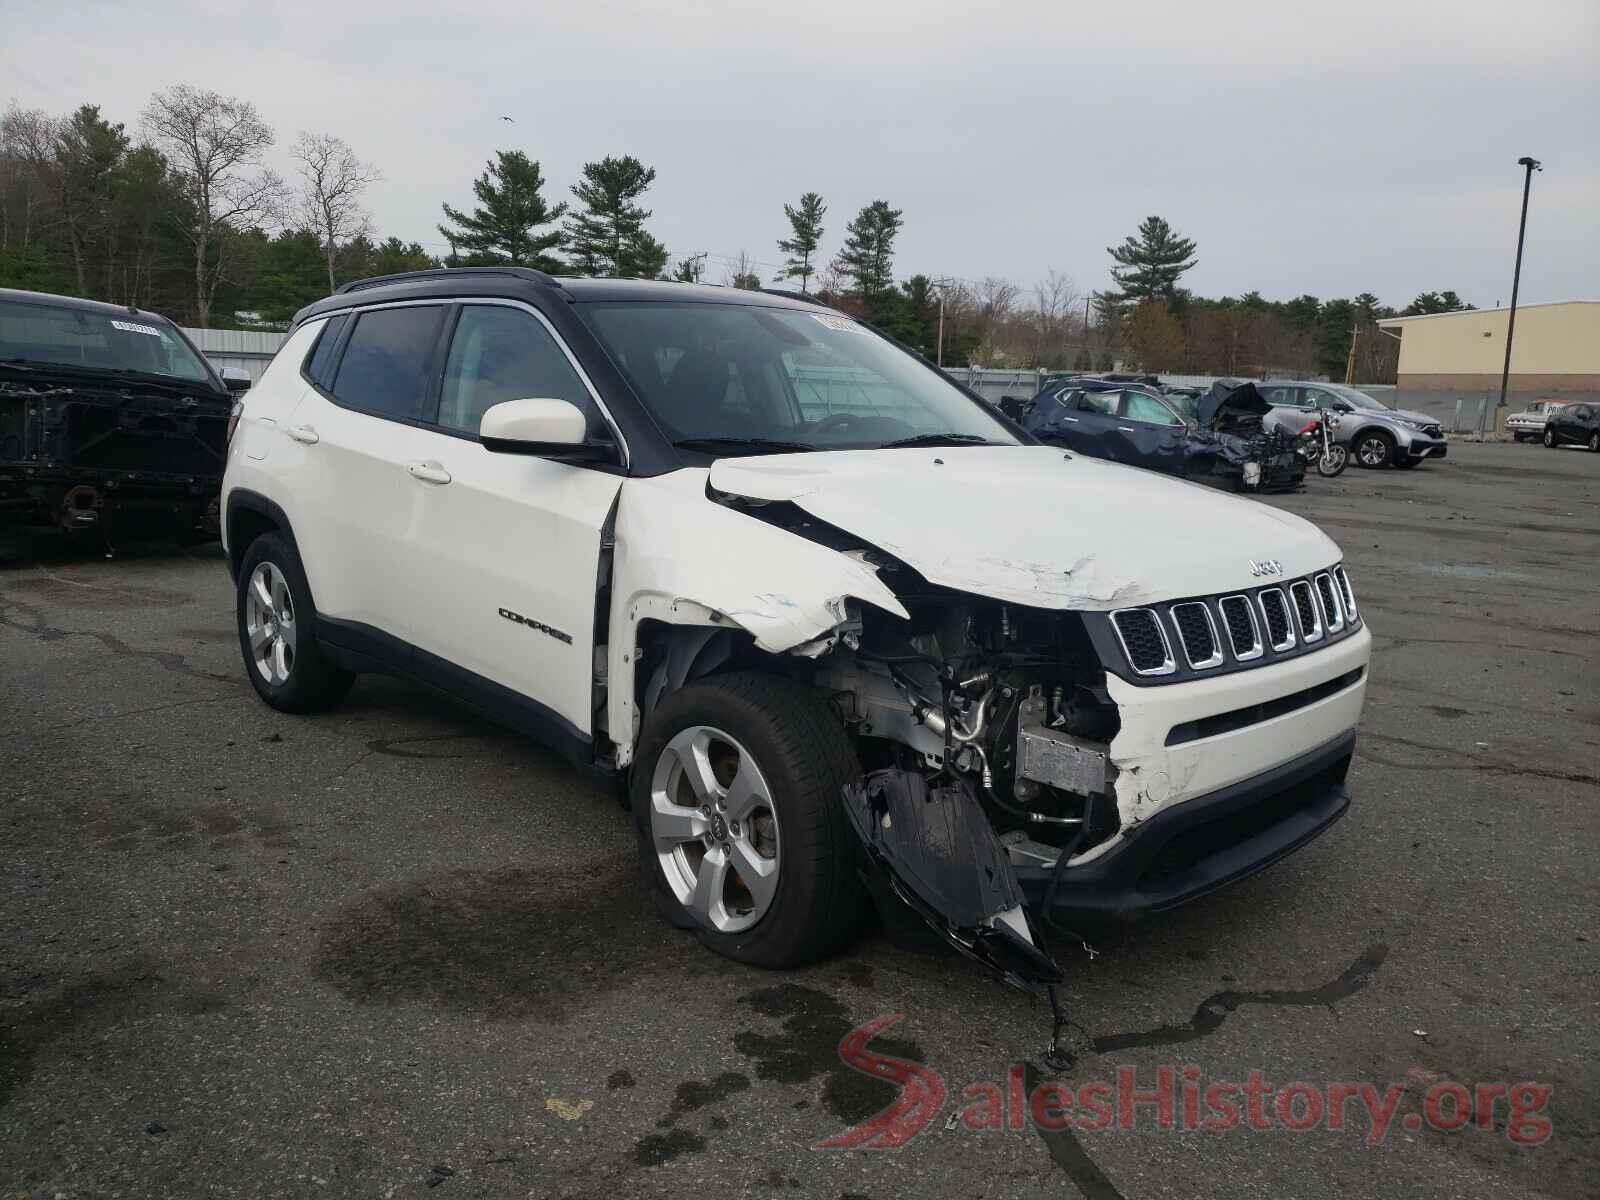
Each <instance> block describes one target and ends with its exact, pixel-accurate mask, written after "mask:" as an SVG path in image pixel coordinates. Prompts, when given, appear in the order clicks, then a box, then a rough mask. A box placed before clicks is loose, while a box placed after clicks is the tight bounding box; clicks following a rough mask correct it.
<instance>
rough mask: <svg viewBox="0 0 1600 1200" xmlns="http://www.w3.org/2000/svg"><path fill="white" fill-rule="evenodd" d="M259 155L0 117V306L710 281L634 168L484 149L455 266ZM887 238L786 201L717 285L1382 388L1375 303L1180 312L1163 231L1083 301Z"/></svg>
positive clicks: (207, 127) (198, 307)
mask: <svg viewBox="0 0 1600 1200" xmlns="http://www.w3.org/2000/svg"><path fill="white" fill-rule="evenodd" d="M275 143H276V133H275V131H274V130H273V129H272V128H271V126H270V125H269V124H267V122H266V121H265V120H263V119H262V117H261V115H260V113H259V112H258V111H257V110H256V108H255V106H254V105H253V104H251V103H250V102H249V101H246V100H241V99H238V98H236V97H230V96H223V95H220V94H218V93H216V92H213V91H205V90H201V89H198V88H194V87H191V86H189V85H187V84H180V85H177V86H175V87H171V88H168V89H166V90H164V91H160V92H157V93H155V94H154V95H153V96H152V97H151V98H150V101H149V103H148V104H147V105H146V106H145V109H144V111H143V112H142V114H141V118H140V123H139V128H138V132H137V133H130V132H129V130H128V129H127V127H126V126H124V125H123V124H120V123H113V122H111V121H109V120H108V119H106V118H105V117H103V116H102V115H101V111H100V109H99V107H98V106H95V105H90V104H85V105H83V106H81V107H79V108H78V109H77V110H75V111H74V112H72V113H70V114H68V115H65V116H55V115H51V114H49V113H46V112H43V111H40V110H36V109H24V108H21V107H20V106H18V105H17V104H15V103H13V104H12V105H11V106H10V107H9V108H8V109H7V110H6V112H5V113H4V115H3V116H0V286H5V287H20V288H28V289H33V290H40V291H52V292H61V293H69V294H73V295H79V296H86V297H90V298H94V299H103V300H109V301H112V302H115V303H121V304H131V305H135V306H138V307H143V308H150V309H154V310H157V311H161V312H165V313H168V314H170V315H172V316H174V317H175V318H177V319H178V320H180V321H182V322H184V323H186V324H194V325H200V326H208V325H234V324H237V323H239V321H240V319H241V318H240V317H239V314H251V315H252V319H259V320H261V321H264V322H267V323H275V322H283V321H286V320H287V319H288V318H289V316H290V315H292V314H293V313H294V311H295V310H296V309H298V308H300V307H301V306H302V305H304V304H307V303H310V302H311V301H313V300H315V299H317V298H319V297H320V296H322V295H325V294H327V292H329V291H331V290H333V289H334V288H335V287H337V286H338V285H339V284H340V283H343V282H347V281H349V280H351V279H357V278H362V277H366V276H371V275H382V274H393V273H396V272H401V271H409V270H418V269H423V268H427V267H438V266H466V265H484V264H496V263H499V264H515V265H524V266H531V267H536V268H539V269H542V270H547V271H551V272H556V273H569V274H581V275H600V276H613V277H621V278H645V279H658V278H659V279H672V280H678V281H682V282H689V283H698V282H705V281H706V280H705V275H706V260H707V258H708V255H707V254H706V253H704V252H694V251H682V250H680V251H679V252H677V253H672V252H670V251H669V250H668V248H667V247H666V246H665V245H664V244H663V243H662V242H660V241H659V240H658V239H657V238H656V237H655V236H654V235H652V234H651V233H650V231H649V229H648V228H647V223H648V222H649V220H650V218H651V216H652V211H651V210H650V209H648V208H646V207H644V204H643V200H644V197H645V194H646V193H647V191H648V190H649V188H650V186H651V185H652V183H653V182H654V181H655V178H656V172H655V169H654V168H653V167H650V166H647V165H646V164H644V163H643V162H641V161H640V160H639V159H637V158H635V157H633V156H632V155H607V156H605V157H603V158H600V159H597V160H595V161H593V162H589V163H586V164H584V165H583V167H582V170H581V175H580V179H579V182H578V183H577V184H575V185H574V186H573V187H572V189H571V192H572V195H571V198H570V199H568V200H559V201H552V200H550V199H548V198H547V197H546V195H545V192H546V188H547V180H546V178H545V176H544V171H543V168H542V166H541V164H540V162H539V161H538V160H537V159H533V158H530V157H529V156H528V155H527V154H526V153H524V152H523V151H521V150H504V151H499V152H497V153H496V154H495V156H494V158H493V159H491V160H490V161H489V162H488V163H487V164H485V167H484V170H483V171H482V173H481V174H479V175H478V177H477V178H476V179H475V180H474V181H473V182H472V184H471V193H472V201H471V203H470V205H469V206H464V207H456V206H455V205H453V204H451V203H449V202H445V203H443V204H442V205H441V214H442V217H443V220H442V221H441V223H440V224H439V226H438V233H439V236H440V238H442V239H443V242H442V245H445V246H448V248H449V249H448V252H447V253H445V254H442V255H436V254H433V253H431V252H429V251H428V250H427V249H425V248H424V246H423V244H422V243H421V242H419V241H416V240H409V241H407V240H403V239H402V238H400V237H396V236H392V235H391V236H388V237H384V238H380V237H379V235H378V234H377V233H376V232H375V230H374V228H373V225H372V220H371V217H370V214H369V213H368V211H367V209H366V206H365V195H366V192H367V190H368V189H369V188H370V187H371V186H372V185H373V184H374V183H376V182H378V181H379V180H380V179H381V178H382V176H381V173H380V171H379V170H378V168H377V167H375V166H374V165H372V164H370V163H367V162H365V161H363V160H362V159H361V158H360V157H359V156H358V155H357V154H356V153H355V152H354V150H353V149H352V148H351V147H350V146H349V145H348V144H346V143H345V142H344V141H343V140H342V139H341V138H339V137H336V136H334V135H332V134H328V133H316V132H310V131H305V132H301V133H300V134H299V136H298V137H297V139H296V140H295V142H294V143H293V144H292V146H291V147H290V156H291V158H292V160H293V162H294V164H295V166H294V178H292V179H288V180H286V179H284V178H282V177H281V176H279V175H278V174H277V172H275V171H274V170H272V169H271V167H270V166H269V165H268V163H267V155H268V153H269V152H270V151H271V150H272V148H273V146H274V145H275ZM904 224H905V216H904V212H903V210H901V209H898V208H894V207H892V206H891V205H890V203H889V202H888V201H886V200H883V199H875V200H873V201H871V202H870V203H868V204H866V205H864V206H862V208H861V209H860V210H859V211H857V212H856V213H855V215H854V216H853V217H851V218H850V219H849V220H848V221H846V222H845V225H844V232H843V237H842V239H841V240H840V242H839V243H838V245H837V248H836V249H835V250H834V252H833V253H832V255H831V256H830V255H828V254H826V253H825V252H824V245H825V243H826V240H827V233H828V206H827V203H826V201H825V200H824V198H823V196H822V195H821V194H820V193H818V192H814V191H808V192H806V193H804V194H803V195H802V196H800V197H799V198H798V200H797V201H796V202H794V203H785V204H784V205H783V221H782V224H780V225H779V230H780V232H781V236H778V237H777V238H775V245H776V247H777V250H778V252H779V254H780V255H781V256H782V262H781V265H780V266H779V267H778V269H777V271H776V273H775V275H774V277H772V278H763V275H762V272H761V266H762V264H760V263H758V262H757V261H756V260H755V259H753V258H752V257H751V256H750V255H749V254H748V253H747V252H745V251H741V252H740V254H739V257H738V258H737V259H736V260H732V265H731V266H730V268H729V270H728V271H727V272H726V274H725V275H724V277H723V278H722V279H721V280H720V281H717V282H722V283H724V284H728V285H731V286H734V287H744V288H761V287H767V286H776V285H782V286H784V287H786V288H789V289H791V290H794V291H797V292H799V293H801V294H804V295H807V296H814V297H816V298H817V299H818V300H820V301H822V302H824V303H828V304H832V305H834V306H836V307H838V308H840V309H842V310H844V311H846V312H849V313H851V314H852V315H855V316H858V317H861V318H862V319H864V320H867V321H870V322H871V323H873V324H874V325H876V326H878V327H879V328H881V329H883V330H884V331H885V332H887V333H888V334H890V335H891V336H894V337H896V338H898V339H899V340H901V341H902V342H904V343H906V344H908V345H910V346H912V347H913V348H914V349H916V350H918V351H920V352H922V353H924V354H926V355H927V356H928V357H930V358H938V359H941V360H942V361H943V362H944V363H945V364H946V365H954V366H960V365H966V364H968V363H972V364H977V365H986V366H1000V367H1014V368H1046V369H1053V370H1055V369H1059V370H1072V369H1076V370H1106V369H1110V368H1112V367H1113V366H1114V365H1121V366H1124V367H1128V368H1134V369H1139V370H1146V371H1164V372H1180V373H1192V374H1224V375H1237V376H1261V375H1267V374H1288V375H1310V374H1319V375H1328V376H1332V377H1334V378H1343V377H1344V375H1345V372H1346V369H1347V367H1352V366H1353V369H1354V373H1355V376H1356V377H1357V378H1358V379H1360V380H1361V381H1363V382H1383V381H1385V380H1386V379H1390V380H1392V378H1393V373H1394V361H1395V358H1396V350H1395V343H1394V340H1393V339H1391V338H1387V337H1385V336H1383V335H1381V333H1380V331H1379V330H1378V329H1377V326H1376V324H1375V322H1376V321H1377V320H1379V319H1381V318H1383V317H1386V316H1393V315H1396V310H1395V309H1393V308H1390V307H1387V306H1385V305H1383V304H1382V303H1380V302H1379V301H1378V299H1377V297H1376V296H1373V295H1371V294H1368V293H1362V294H1360V295H1357V296H1354V297H1350V298H1334V299H1326V300H1324V299H1319V298H1318V297H1316V296H1312V295H1303V296H1299V297H1296V298H1295V299H1292V300H1287V301H1275V300H1267V299H1265V298H1263V297H1262V296H1261V295H1260V294H1259V293H1258V292H1254V291H1251V292H1247V293H1245V294H1244V295H1242V296H1236V297H1235V296H1223V297H1216V298H1207V297H1201V296H1196V295H1194V294H1193V293H1192V292H1190V291H1189V290H1188V289H1186V288H1184V287H1183V286H1182V284H1181V280H1182V277H1183V276H1184V274H1185V273H1186V272H1188V271H1189V270H1190V269H1192V268H1193V267H1194V266H1195V264H1196V263H1197V262H1198V258H1197V248H1196V245H1195V243H1194V241H1193V240H1191V239H1188V238H1184V237H1182V236H1181V235H1180V234H1179V233H1178V232H1177V231H1176V230H1174V229H1173V228H1172V226H1171V225H1170V224H1169V223H1168V222H1167V221H1166V220H1165V219H1164V218H1162V217H1159V216H1151V217H1147V218H1146V219H1145V220H1144V221H1143V222H1141V224H1140V225H1139V227H1138V229H1137V231H1136V232H1135V233H1134V234H1133V235H1131V236H1129V237H1128V238H1126V239H1125V240H1124V241H1123V242H1122V243H1121V244H1119V245H1117V246H1111V247H1108V248H1107V253H1108V255H1109V257H1110V260H1111V262H1110V264H1109V275H1110V281H1111V282H1110V286H1108V287H1106V288H1104V289H1102V290H1091V291H1090V292H1088V293H1084V292H1082V291H1080V290H1079V289H1078V287H1077V286H1076V284H1075V283H1074V281H1073V280H1072V278H1071V277H1070V276H1068V275H1067V274H1066V273H1064V272H1062V271H1059V270H1055V269H1051V270H1050V271H1048V273H1047V274H1046V276H1045V278H1044V279H1043V280H1042V281H1041V282H1039V283H1037V284H1035V285H1034V286H1033V287H1032V288H1031V289H1028V290H1027V291H1024V290H1023V289H1021V288H1019V287H1018V286H1016V285H1015V284H1013V283H1012V282H1010V281H1008V280H1006V279H1003V278H999V277H992V276H991V277H985V278H983V279H979V280H971V279H963V278H957V277H939V278H933V277H930V276H928V275H924V274H914V275H912V276H910V277H909V278H906V279H903V280H898V281H897V279H896V277H895V271H894V260H895V242H896V239H897V237H898V235H899V233H900V231H901V229H902V228H903V226H904ZM784 225H786V226H787V229H786V230H784V229H783V226H784ZM1468 307H1471V306H1470V305H1467V304H1466V303H1465V302H1464V301H1462V300H1461V299H1460V297H1458V296H1457V295H1456V294H1455V293H1454V292H1450V291H1444V292H1424V293H1421V294H1419V295H1418V296H1417V297H1416V298H1415V299H1414V300H1413V301H1412V303H1411V304H1410V305H1409V306H1407V308H1405V309H1404V310H1402V311H1403V312H1405V313H1419V312H1448V311H1455V310H1457V309H1461V308H1468ZM1352 345H1353V347H1354V350H1353V352H1352Z"/></svg>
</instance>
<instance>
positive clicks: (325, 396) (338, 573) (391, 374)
mask: <svg viewBox="0 0 1600 1200" xmlns="http://www.w3.org/2000/svg"><path fill="white" fill-rule="evenodd" d="M446 311H447V306H446V305H444V304H440V303H430V304H405V305H393V306H389V307H385V308H373V309H365V310H362V311H361V312H359V313H358V314H356V315H355V316H353V317H352V318H351V321H350V322H349V323H348V324H349V326H350V327H349V328H346V329H344V330H342V331H341V336H340V338H339V342H338V344H337V345H336V346H334V347H333V348H332V349H330V350H329V351H328V355H327V358H324V357H323V349H324V348H323V346H322V345H321V344H320V343H319V345H318V347H317V350H316V351H315V352H314V353H313V356H312V360H313V362H312V363H311V364H308V372H309V371H310V369H311V367H312V366H313V365H315V366H316V368H317V370H318V374H317V376H316V377H315V378H314V379H312V386H310V387H308V388H307V389H306V390H305V392H304V393H303V395H302V397H301V400H300V402H299V404H298V405H296V406H295V408H294V411H293V412H292V414H290V415H289V417H288V418H287V420H286V421H285V423H284V429H283V432H284V436H285V438H286V439H287V442H286V448H285V451H284V452H283V456H282V458H281V460H280V459H278V458H277V452H274V461H275V462H276V463H278V464H279V465H278V466H276V467H275V469H274V474H275V475H277V476H278V477H279V478H280V479H281V480H282V482H283V485H284V494H285V507H286V508H288V509H289V510H290V515H291V517H292V518H293V521H294V532H295V541H296V543H297V544H298V546H299V549H300V557H301V561H302V562H303V563H304V564H305V569H306V577H307V580H308V581H309V583H310V584H311V592H312V594H313V595H314V596H315V597H316V600H317V615H318V616H319V617H321V618H325V619H328V620H330V621H333V622H336V623H338V624H341V625H343V626H345V628H344V629H343V630H342V633H343V634H344V636H343V637H341V636H340V632H341V631H337V630H336V631H333V632H332V634H331V636H332V637H333V639H334V640H336V641H343V642H345V643H347V644H350V645H352V646H353V647H355V648H358V649H360V648H363V646H364V643H365V642H366V641H367V640H368V639H370V638H371V637H372V636H373V635H386V636H387V637H388V638H390V639H394V640H395V641H396V642H399V643H404V642H407V641H408V640H409V639H410V637H411V634H412V627H411V623H410V620H409V611H408V607H409V606H408V603H407V600H406V596H407V594H408V592H409V590H410V589H411V588H412V587H413V586H414V584H413V580H414V579H415V576H416V574H417V572H418V571H419V570H420V569H421V566H422V564H421V563H420V562H419V561H418V559H417V546H416V543H415V540H414V538H413V536H412V533H413V526H414V523H415V520H416V507H417V504H418V500H419V497H418V494H417V488H416V483H415V481H414V480H413V479H412V478H411V477H410V476H409V475H408V473H407V465H408V464H409V463H413V462H417V461H420V460H422V459H425V458H426V457H427V450H428V446H429V444H430V438H431V435H430V434H428V433H427V432H425V431H424V430H423V429H422V428H420V424H421V421H420V416H421V412H422V406H423V402H424V399H425V397H426V396H427V394H428V390H429V387H428V384H429V379H430V377H431V374H432V372H433V365H434V362H435V361H436V356H437V354H438V344H439V341H440V335H441V332H442V329H443V325H444V316H445V313H446ZM387 649H388V650H390V651H392V652H394V653H397V654H404V653H406V651H405V647H404V646H403V645H390V646H388V647H387Z"/></svg>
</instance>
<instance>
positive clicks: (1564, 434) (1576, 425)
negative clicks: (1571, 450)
mask: <svg viewBox="0 0 1600 1200" xmlns="http://www.w3.org/2000/svg"><path fill="white" fill-rule="evenodd" d="M1544 444H1545V445H1546V446H1551V447H1555V446H1587V447H1589V449H1591V450H1594V451H1596V452H1597V453H1600V405H1595V404H1568V405H1564V406H1562V407H1561V408H1559V409H1557V410H1556V411H1555V412H1552V413H1551V414H1550V419H1549V420H1547V421H1546V422H1545V425H1544Z"/></svg>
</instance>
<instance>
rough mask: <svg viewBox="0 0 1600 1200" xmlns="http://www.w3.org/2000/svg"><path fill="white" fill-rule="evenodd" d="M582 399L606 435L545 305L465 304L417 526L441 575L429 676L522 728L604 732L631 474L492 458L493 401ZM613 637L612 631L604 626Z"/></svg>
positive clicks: (428, 584) (431, 612)
mask: <svg viewBox="0 0 1600 1200" xmlns="http://www.w3.org/2000/svg"><path fill="white" fill-rule="evenodd" d="M535 397H538V398H553V399H559V400H568V401H570V402H572V403H573V404H576V405H577V406H578V407H579V408H580V409H582V410H583V411H584V412H585V414H586V415H588V417H589V420H590V423H591V429H592V431H593V432H595V433H596V434H598V435H601V436H609V434H607V433H605V429H604V425H603V424H602V418H601V416H600V412H599V408H598V405H597V401H596V399H595V396H594V394H593V392H592V390H591V388H590V386H589V384H588V382H587V380H586V378H585V377H584V376H583V375H582V374H581V373H580V371H579V369H578V366H577V362H576V360H575V359H574V358H573V357H572V355H571V354H570V353H569V352H568V351H567V350H566V348H565V347H564V346H563V345H562V344H561V343H560V341H559V340H558V339H557V338H556V335H555V333H554V331H553V330H552V329H551V328H550V326H549V325H548V324H547V323H546V322H545V321H544V319H543V318H542V317H540V316H539V315H538V314H537V313H536V312H535V311H534V310H533V309H531V308H528V307H526V306H522V305H515V304H513V303H511V302H493V303H465V304H463V305H462V306H461V308H460V310H459V316H458V317H457V320H456V324H455V328H454V330H453V332H452V333H451V336H450V340H449V346H448V350H447V351H446V353H445V357H444V375H443V381H442V386H441V387H440V390H439V397H438V407H437V411H436V412H434V413H432V414H430V417H431V425H430V431H429V432H428V434H427V436H428V438H429V439H430V442H431V445H430V447H429V452H428V454H427V456H426V457H427V461H428V465H429V467H430V468H431V470H430V472H429V475H430V477H429V478H424V479H420V480H417V481H416V486H417V489H418V494H419V497H420V501H419V507H418V509H417V519H416V522H415V524H414V526H413V529H412V537H413V539H414V540H415V542H416V544H417V547H418V553H419V556H420V557H421V558H422V559H423V560H424V561H425V562H426V563H427V570H426V571H425V572H423V573H421V575H420V576H419V577H418V578H417V579H416V580H414V581H413V584H412V587H411V590H410V592H409V601H408V602H409V604H410V605H411V606H412V608H413V610H414V615H413V625H414V628H415V630H416V634H415V639H414V640H415V643H416V646H417V651H418V653H417V662H416V665H417V669H418V670H419V672H421V673H422V674H424V675H431V676H433V677H435V680H436V682H439V683H440V684H442V685H443V686H446V687H448V688H451V689H452V690H461V689H466V690H468V691H469V693H476V696H473V695H469V698H487V699H488V700H489V701H491V702H496V703H502V704H504V705H506V706H508V709H507V713H508V715H510V716H511V717H512V719H513V720H517V721H519V723H520V721H521V720H522V719H524V718H527V717H529V716H530V715H531V716H532V717H533V718H534V719H535V720H538V719H546V720H553V721H554V723H555V725H556V726H557V728H556V730H555V732H556V733H558V734H560V733H565V734H569V735H573V734H575V735H577V736H579V737H587V736H589V735H591V734H592V732H593V728H594V721H593V718H594V712H593V705H594V663H595V657H596V656H595V603H596V595H597V588H598V577H599V570H600V555H601V544H600V543H601V531H602V529H603V527H604V526H605V523H606V519H607V517H608V515H609V514H610V512H611V508H612V504H613V503H614V501H615V500H616V496H617V492H618V490H619V489H620V487H621V485H622V476H621V474H620V473H617V472H615V471H612V470H606V469H599V468H595V467H593V466H574V465H572V464H569V463H560V462H552V461H549V460H547V459H543V458H535V457H532V456H528V455H521V454H502V453H495V452H492V451H490V450H486V449H485V448H484V447H483V445H482V443H481V442H480V441H479V440H478V423H479V421H480V420H481V419H482V417H483V414H484V412H485V411H486V410H487V409H488V408H490V407H491V406H492V405H495V404H498V403H501V402H502V401H506V400H522V399H530V398H535ZM602 628H603V627H602Z"/></svg>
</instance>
